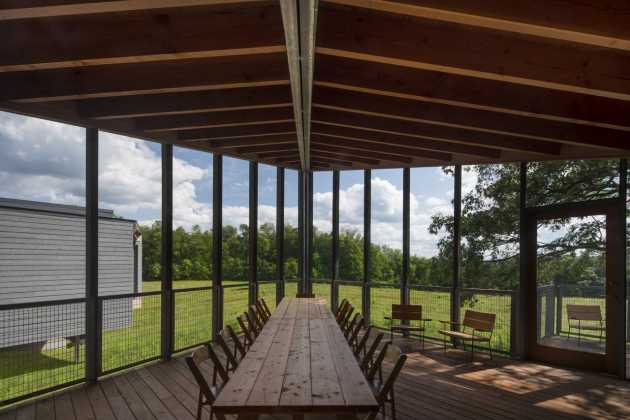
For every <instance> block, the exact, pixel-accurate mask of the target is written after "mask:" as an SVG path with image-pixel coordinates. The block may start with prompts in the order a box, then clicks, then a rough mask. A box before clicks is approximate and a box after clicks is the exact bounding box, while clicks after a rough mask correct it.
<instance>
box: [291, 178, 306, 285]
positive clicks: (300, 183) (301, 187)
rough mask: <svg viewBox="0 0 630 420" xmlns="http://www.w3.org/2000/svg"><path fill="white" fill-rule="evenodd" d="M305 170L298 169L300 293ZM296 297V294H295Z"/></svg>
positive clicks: (301, 283) (302, 277)
mask: <svg viewBox="0 0 630 420" xmlns="http://www.w3.org/2000/svg"><path fill="white" fill-rule="evenodd" d="M304 185H305V183H304V172H303V171H302V170H301V169H300V170H299V171H298V241H299V247H300V252H298V256H299V257H298V278H297V281H298V284H297V291H298V293H304V273H305V271H306V270H305V269H304V266H305V262H306V261H305V260H304V255H305V253H306V252H305V248H306V247H305V244H304V238H305V235H304V208H305V207H306V206H304ZM293 297H294V296H293Z"/></svg>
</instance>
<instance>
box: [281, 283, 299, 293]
mask: <svg viewBox="0 0 630 420" xmlns="http://www.w3.org/2000/svg"><path fill="white" fill-rule="evenodd" d="M297 291H298V282H297V281H288V280H287V282H286V283H285V284H284V296H285V297H295V295H297Z"/></svg>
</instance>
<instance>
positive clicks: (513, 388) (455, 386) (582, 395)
mask: <svg viewBox="0 0 630 420" xmlns="http://www.w3.org/2000/svg"><path fill="white" fill-rule="evenodd" d="M396 397H397V407H398V410H397V411H398V418H399V419H433V418H435V419H438V418H439V419H468V418H474V419H481V418H490V419H528V418H531V419H543V418H550V419H551V418H553V419H569V418H571V419H575V418H617V419H622V418H625V419H628V418H630V404H629V402H630V382H625V381H620V380H618V379H614V378H611V377H607V376H603V375H598V374H593V373H584V372H579V371H574V370H568V369H559V368H554V367H550V366H545V365H541V364H536V363H527V362H516V361H511V360H507V359H501V358H495V360H493V361H490V360H488V359H487V357H486V356H485V355H480V356H479V359H478V360H477V361H476V362H475V363H470V362H469V361H468V355H467V354H463V353H461V352H460V351H458V350H449V352H448V353H447V354H446V355H444V354H443V353H442V350H441V348H440V347H431V348H428V349H427V350H426V351H425V352H424V353H409V359H408V364H407V365H406V366H405V369H404V371H403V374H402V376H401V377H400V378H399V380H398V383H397V385H396ZM196 398H197V386H196V385H195V383H194V381H193V379H192V376H191V375H190V373H189V371H188V369H187V367H186V365H185V364H184V361H183V359H182V358H177V359H174V360H172V361H170V362H167V363H158V364H154V365H151V366H148V367H143V368H141V369H137V370H134V371H131V372H127V373H124V374H119V375H117V376H114V377H111V378H108V379H105V380H103V381H101V382H100V383H99V384H98V385H96V386H82V387H78V388H75V389H72V390H70V391H67V392H61V393H58V394H56V395H55V396H53V397H48V398H46V399H42V400H39V401H37V402H34V403H28V404H25V405H22V406H20V407H17V408H13V409H11V410H10V411H7V412H4V413H2V414H0V420H18V419H20V420H22V419H38V420H42V419H58V420H74V419H76V420H87V419H99V420H100V419H105V420H107V419H118V420H127V419H154V418H156V419H178V420H180V419H184V420H189V419H194V413H195V410H196ZM207 418H208V417H207V414H206V416H204V419H207Z"/></svg>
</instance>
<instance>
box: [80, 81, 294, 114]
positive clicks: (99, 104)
mask: <svg viewBox="0 0 630 420" xmlns="http://www.w3.org/2000/svg"><path fill="white" fill-rule="evenodd" d="M68 103H71V104H73V105H74V106H75V107H76V109H77V110H78V113H79V114H80V115H82V116H83V117H84V118H93V119H96V120H111V119H124V118H141V117H158V116H170V115H188V114H197V113H205V112H228V111H237V110H246V109H266V108H275V107H283V106H290V105H291V89H290V88H289V82H288V81H286V83H283V84H275V85H269V86H257V87H251V88H246V87H241V88H239V89H226V90H219V89H216V90H205V91H204V90H200V91H193V92H178V93H163V94H154V95H138V96H126V97H114V98H95V99H83V100H78V101H68Z"/></svg>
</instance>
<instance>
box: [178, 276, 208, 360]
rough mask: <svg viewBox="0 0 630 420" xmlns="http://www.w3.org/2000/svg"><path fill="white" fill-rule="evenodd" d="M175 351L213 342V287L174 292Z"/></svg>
mask: <svg viewBox="0 0 630 420" xmlns="http://www.w3.org/2000/svg"><path fill="white" fill-rule="evenodd" d="M173 299H174V305H175V309H174V313H175V348H174V350H175V351H179V350H184V349H187V348H190V347H194V346H196V345H198V344H201V343H207V342H209V341H210V340H212V287H201V288H195V289H184V290H174V291H173Z"/></svg>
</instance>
